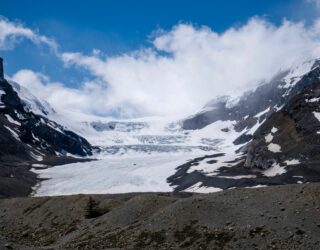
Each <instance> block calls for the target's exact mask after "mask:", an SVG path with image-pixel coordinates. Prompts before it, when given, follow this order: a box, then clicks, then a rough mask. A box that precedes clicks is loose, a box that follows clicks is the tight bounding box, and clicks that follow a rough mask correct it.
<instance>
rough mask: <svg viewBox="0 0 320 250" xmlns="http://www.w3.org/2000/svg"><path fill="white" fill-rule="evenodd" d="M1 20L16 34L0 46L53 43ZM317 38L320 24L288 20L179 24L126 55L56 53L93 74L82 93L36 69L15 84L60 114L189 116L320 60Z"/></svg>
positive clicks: (0, 38)
mask: <svg viewBox="0 0 320 250" xmlns="http://www.w3.org/2000/svg"><path fill="white" fill-rule="evenodd" d="M2 22H7V23H8V24H10V25H11V26H12V27H16V28H17V29H14V28H11V29H10V30H12V31H11V32H8V31H7V32H2V33H0V45H1V44H6V43H7V42H8V34H11V35H10V36H11V37H13V38H14V37H16V36H21V37H26V38H28V39H31V40H32V41H34V42H42V43H46V44H48V45H49V43H50V44H51V42H52V41H53V40H50V39H48V38H46V37H43V36H41V35H39V34H38V33H35V32H32V31H31V30H30V29H28V28H25V27H23V26H21V25H20V24H15V23H10V22H9V21H8V20H4V19H3V20H2ZM0 24H1V22H0ZM21 30H22V31H23V32H22V31H21ZM27 31H28V32H27ZM30 32H31V33H30ZM319 35H320V22H319V21H318V20H316V21H315V22H314V23H313V25H311V26H310V25H309V26H307V25H305V24H304V23H300V22H298V23H296V22H290V21H287V20H284V21H283V22H282V24H281V25H279V26H276V25H274V24H272V23H269V22H268V21H266V20H264V19H260V18H257V17H256V18H252V19H250V20H249V21H248V22H247V23H245V24H243V25H238V26H235V27H231V28H229V29H227V30H226V31H224V32H223V33H217V32H215V31H214V30H212V29H210V28H209V27H206V26H195V25H193V24H185V23H180V24H177V25H176V26H174V27H172V29H171V30H169V31H164V30H157V31H155V32H154V33H153V35H152V40H151V44H150V46H149V47H145V48H142V49H140V50H136V51H132V52H130V53H126V54H122V55H117V56H112V57H108V56H106V55H104V54H103V52H102V53H98V52H97V50H93V53H92V54H90V55H88V54H83V53H81V52H58V50H56V51H57V53H55V54H56V55H57V56H58V57H59V58H60V59H61V60H62V62H63V63H64V66H65V67H75V68H76V69H79V70H83V69H84V70H86V71H87V72H88V73H89V74H90V75H91V77H92V80H90V81H85V82H83V83H82V86H81V87H80V88H79V89H73V88H67V87H65V85H64V84H63V83H54V82H52V81H51V80H50V77H49V76H45V75H43V74H41V73H38V72H33V71H31V70H21V71H19V72H17V73H16V74H15V75H13V76H12V78H13V80H15V81H18V82H19V83H21V84H22V85H24V86H25V87H27V88H29V90H31V91H33V92H36V93H39V95H40V96H41V97H43V98H45V99H46V100H48V101H49V102H50V103H51V104H52V105H53V106H55V107H59V108H64V109H72V110H76V111H80V112H85V113H95V114H110V115H114V116H122V117H136V116H145V115H164V116H185V115H188V114H192V113H194V112H195V111H197V110H198V109H200V108H201V107H202V106H203V105H204V104H205V103H206V102H208V101H209V100H211V99H212V98H214V97H215V96H220V95H229V94H231V95H233V96H234V95H237V94H241V93H242V92H243V91H245V90H248V89H250V88H253V87H255V86H257V85H258V84H260V83H262V82H264V81H268V80H269V79H270V78H271V77H272V76H273V75H274V73H275V72H279V71H281V70H284V69H286V68H288V67H290V66H291V65H292V64H294V63H296V62H297V61H302V60H307V59H309V58H315V57H319V55H320V43H319V41H320V39H319ZM10 40H11V42H14V43H16V41H14V39H13V40H12V39H10ZM53 44H56V43H55V42H53ZM49 46H51V45H49ZM6 47H8V46H2V47H1V48H2V49H4V48H6ZM53 47H55V48H57V47H58V46H53ZM59 47H61V48H62V50H63V46H62V45H59Z"/></svg>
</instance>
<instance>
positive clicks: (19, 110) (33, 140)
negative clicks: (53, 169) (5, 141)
mask: <svg viewBox="0 0 320 250" xmlns="http://www.w3.org/2000/svg"><path fill="white" fill-rule="evenodd" d="M0 90H2V91H3V92H4V93H3V94H2V96H1V102H2V104H3V105H2V107H1V108H0V115H1V119H2V121H3V122H4V123H5V124H6V125H7V128H9V129H11V132H12V131H14V132H15V133H16V134H17V136H18V140H17V138H14V139H16V140H15V141H17V142H15V144H20V146H21V145H22V144H24V145H26V146H27V147H28V148H30V146H31V148H32V149H36V151H38V152H39V153H40V154H44V155H56V153H59V154H62V155H65V154H66V153H70V154H75V155H80V156H86V155H91V154H92V149H91V145H90V144H89V143H88V142H87V141H86V140H85V139H84V138H82V137H80V136H78V135H77V134H75V133H73V132H72V131H68V130H66V129H65V128H64V127H62V126H61V125H59V124H57V123H55V122H53V121H50V120H49V119H48V118H46V117H45V116H40V115H37V114H34V113H33V112H31V111H29V110H27V109H26V108H25V106H24V104H23V102H22V101H21V100H20V98H19V96H18V95H17V93H16V92H15V91H14V90H13V88H12V86H11V85H10V84H9V83H8V82H7V81H6V80H5V79H2V80H1V79H0ZM8 116H9V117H11V119H12V120H13V121H15V122H12V120H11V121H9V120H8V119H7V118H8ZM8 134H11V135H12V133H10V132H9V131H6V133H4V136H8ZM21 142H22V143H21ZM1 150H6V149H0V151H1ZM29 151H30V149H29ZM39 153H38V154H39ZM13 154H15V152H14V151H13ZM27 159H30V157H27Z"/></svg>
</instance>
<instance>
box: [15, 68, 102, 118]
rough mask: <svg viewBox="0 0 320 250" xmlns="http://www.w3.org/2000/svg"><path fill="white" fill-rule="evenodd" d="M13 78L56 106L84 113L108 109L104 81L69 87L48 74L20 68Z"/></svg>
mask: <svg viewBox="0 0 320 250" xmlns="http://www.w3.org/2000/svg"><path fill="white" fill-rule="evenodd" d="M11 79H12V80H13V81H15V82H17V83H19V84H20V85H22V86H23V87H25V88H27V89H28V90H29V91H30V92H31V93H33V94H34V95H36V96H37V97H40V98H42V99H44V100H46V101H47V102H49V103H50V104H52V106H53V107H54V108H58V109H60V110H64V109H67V110H72V111H77V112H83V113H89V114H90V113H91V114H92V113H96V112H99V113H101V112H102V110H108V108H107V107H106V102H105V99H106V97H105V96H104V95H105V93H106V91H105V88H103V86H102V85H103V83H101V84H102V85H101V84H100V83H99V82H98V81H95V82H86V83H84V84H83V85H82V87H81V88H80V89H73V88H67V87H65V86H64V85H63V84H62V83H58V82H52V81H50V79H49V77H48V76H45V75H43V74H41V73H36V72H34V71H32V70H20V71H18V72H17V73H16V74H14V75H13V76H12V77H11Z"/></svg>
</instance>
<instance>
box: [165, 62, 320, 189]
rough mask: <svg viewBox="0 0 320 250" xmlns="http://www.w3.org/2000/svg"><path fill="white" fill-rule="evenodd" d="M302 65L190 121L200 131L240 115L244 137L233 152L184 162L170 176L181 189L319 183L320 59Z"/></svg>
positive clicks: (237, 120)
mask: <svg viewBox="0 0 320 250" xmlns="http://www.w3.org/2000/svg"><path fill="white" fill-rule="evenodd" d="M299 67H300V68H299ZM299 67H298V68H295V69H293V70H292V71H288V72H286V73H283V74H281V75H279V76H278V77H276V78H275V79H274V80H272V81H271V82H270V83H268V84H264V85H262V86H260V87H258V88H257V89H256V90H255V91H252V92H249V93H247V94H245V95H244V96H243V97H241V98H240V100H239V101H238V102H237V103H236V104H234V105H233V106H230V104H228V102H227V101H226V99H225V98H224V100H223V101H221V100H220V101H218V102H216V103H214V104H213V105H214V106H213V107H212V109H209V110H208V109H207V110H206V111H204V112H202V113H199V114H197V115H195V116H194V117H191V118H189V119H187V120H185V121H184V123H183V126H184V127H185V128H189V129H196V128H201V127H202V126H207V125H208V124H209V123H213V124H214V123H215V122H217V121H218V120H221V119H222V120H228V119H235V123H234V129H235V130H236V131H238V132H240V134H241V135H240V136H239V137H238V138H237V139H235V140H234V141H233V145H235V146H236V147H234V148H233V149H232V150H229V151H220V152H219V153H218V154H211V155H207V156H204V157H200V158H197V159H194V160H191V161H189V162H187V163H185V164H183V165H181V166H179V167H178V168H177V172H176V173H175V174H174V175H172V176H170V177H169V178H168V181H169V182H170V183H171V185H172V186H173V187H174V188H175V190H176V191H181V190H190V191H191V190H194V191H195V190H197V189H199V188H202V189H205V188H206V187H210V188H211V187H215V188H221V189H227V188H232V187H250V186H259V185H281V184H289V183H307V182H318V181H319V180H320V175H319V174H320V168H319V167H318V166H319V160H318V154H319V149H320V148H319V142H320V141H319V140H320V135H319V133H318V131H319V126H320V120H319V118H320V116H319V114H320V113H319V100H320V81H319V76H320V67H319V61H317V60H315V61H310V62H307V63H305V65H301V66H299ZM228 105H229V106H228ZM207 108H208V107H207ZM229 116H230V117H232V118H230V117H229ZM226 133H228V131H226ZM208 163H209V164H210V165H211V166H207V165H208ZM203 166H206V167H205V168H203Z"/></svg>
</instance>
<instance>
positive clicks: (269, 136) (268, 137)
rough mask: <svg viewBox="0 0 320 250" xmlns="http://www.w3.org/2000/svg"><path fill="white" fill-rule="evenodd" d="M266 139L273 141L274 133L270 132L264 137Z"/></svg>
mask: <svg viewBox="0 0 320 250" xmlns="http://www.w3.org/2000/svg"><path fill="white" fill-rule="evenodd" d="M264 139H265V141H266V142H267V143H269V142H272V140H273V135H272V134H271V133H269V134H268V135H266V136H265V137H264Z"/></svg>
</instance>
